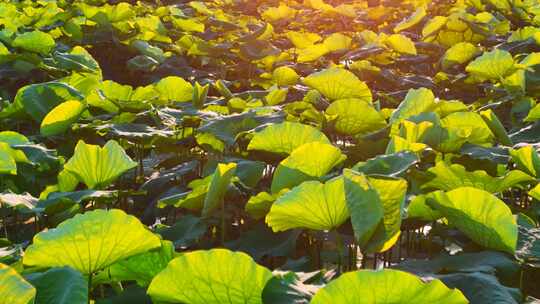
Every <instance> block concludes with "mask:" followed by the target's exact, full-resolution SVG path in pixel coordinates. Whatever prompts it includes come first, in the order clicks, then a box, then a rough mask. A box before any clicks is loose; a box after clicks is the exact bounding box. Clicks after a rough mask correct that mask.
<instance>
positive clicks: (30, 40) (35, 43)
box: [12, 31, 56, 55]
mask: <svg viewBox="0 0 540 304" xmlns="http://www.w3.org/2000/svg"><path fill="white" fill-rule="evenodd" d="M12 45H13V46H14V47H18V48H21V49H23V50H26V51H30V52H35V53H40V54H43V55H45V54H48V53H49V52H50V51H51V50H52V49H53V48H54V46H55V45H56V43H55V42H54V38H53V37H52V36H51V35H49V34H47V33H44V32H42V31H32V32H26V33H22V34H20V35H18V36H17V37H16V38H15V39H14V40H13V42H12Z"/></svg>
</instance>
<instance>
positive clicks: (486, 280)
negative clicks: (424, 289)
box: [436, 270, 534, 303]
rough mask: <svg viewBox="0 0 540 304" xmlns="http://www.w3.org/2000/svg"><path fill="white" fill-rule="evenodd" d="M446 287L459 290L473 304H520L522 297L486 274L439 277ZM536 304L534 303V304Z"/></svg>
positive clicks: (473, 273)
mask: <svg viewBox="0 0 540 304" xmlns="http://www.w3.org/2000/svg"><path fill="white" fill-rule="evenodd" d="M436 277H437V278H439V279H440V280H441V281H442V282H443V283H444V284H445V285H446V286H448V287H451V288H456V289H459V290H460V291H461V292H462V293H463V294H464V295H465V296H466V297H467V299H468V300H469V301H470V302H471V303H497V302H499V303H519V302H520V301H521V298H522V295H521V293H520V292H519V291H518V289H516V288H510V287H507V286H505V285H503V284H501V283H500V282H499V280H498V279H497V277H495V276H494V275H492V274H490V273H486V272H479V271H477V272H472V271H470V270H468V271H465V272H456V273H449V274H444V275H437V276H436ZM533 303H534V302H533Z"/></svg>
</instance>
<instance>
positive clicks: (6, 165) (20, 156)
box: [0, 141, 39, 175]
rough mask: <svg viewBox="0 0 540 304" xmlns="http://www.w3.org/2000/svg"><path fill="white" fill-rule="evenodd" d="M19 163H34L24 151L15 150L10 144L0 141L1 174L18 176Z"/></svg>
mask: <svg viewBox="0 0 540 304" xmlns="http://www.w3.org/2000/svg"><path fill="white" fill-rule="evenodd" d="M38 162H39V161H38ZM17 163H28V164H31V163H32V161H30V160H29V159H28V158H27V157H26V154H25V152H24V151H22V150H18V149H14V148H12V147H11V145H10V144H9V143H6V142H3V141H0V174H11V175H17Z"/></svg>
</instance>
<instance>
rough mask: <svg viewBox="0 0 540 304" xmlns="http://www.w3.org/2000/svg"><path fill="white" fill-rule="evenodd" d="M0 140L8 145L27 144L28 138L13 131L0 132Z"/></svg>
mask: <svg viewBox="0 0 540 304" xmlns="http://www.w3.org/2000/svg"><path fill="white" fill-rule="evenodd" d="M0 142H5V143H7V144H8V145H10V146H14V145H25V144H29V143H30V141H29V140H28V138H27V137H26V136H24V135H22V134H20V133H18V132H15V131H2V132H0Z"/></svg>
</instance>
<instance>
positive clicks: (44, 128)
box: [40, 100, 85, 136]
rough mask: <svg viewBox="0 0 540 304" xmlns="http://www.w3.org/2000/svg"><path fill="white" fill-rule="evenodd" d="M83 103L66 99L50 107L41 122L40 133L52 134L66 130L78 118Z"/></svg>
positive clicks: (82, 108)
mask: <svg viewBox="0 0 540 304" xmlns="http://www.w3.org/2000/svg"><path fill="white" fill-rule="evenodd" d="M84 109H85V105H84V104H83V103H82V102H80V101H78V100H68V101H65V102H63V103H61V104H59V105H57V106H56V107H55V108H54V109H52V110H51V111H50V112H49V113H48V114H47V115H46V116H45V118H43V121H42V122H41V129H40V131H41V135H43V136H52V135H58V134H62V133H64V132H66V131H67V130H68V129H69V128H70V127H71V125H72V124H73V123H74V122H76V121H77V120H78V119H79V115H81V113H82V112H83V111H84Z"/></svg>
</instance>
